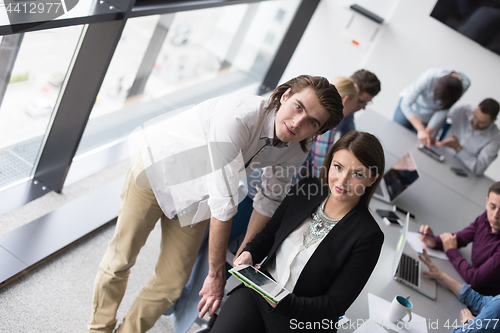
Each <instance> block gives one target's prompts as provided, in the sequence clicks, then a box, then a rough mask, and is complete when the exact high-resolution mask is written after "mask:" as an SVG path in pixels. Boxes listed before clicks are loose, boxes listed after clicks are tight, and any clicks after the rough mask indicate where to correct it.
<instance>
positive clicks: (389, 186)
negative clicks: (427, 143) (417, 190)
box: [373, 153, 419, 203]
mask: <svg viewBox="0 0 500 333" xmlns="http://www.w3.org/2000/svg"><path fill="white" fill-rule="evenodd" d="M418 177H419V173H418V170H417V165H416V164H415V160H414V159H413V156H412V155H411V154H410V153H407V154H406V155H405V156H403V157H402V158H401V159H400V160H399V161H398V162H397V163H396V164H394V165H393V166H392V168H391V169H390V170H389V171H387V172H386V173H385V174H384V176H383V177H382V180H381V181H380V184H379V186H378V187H377V188H376V190H375V193H374V194H373V197H374V198H377V199H379V200H382V201H384V202H387V203H393V202H394V201H395V200H396V199H397V198H399V196H401V194H403V192H404V191H406V189H407V188H408V187H410V185H412V184H413V183H415V181H416V180H417V179H418Z"/></svg>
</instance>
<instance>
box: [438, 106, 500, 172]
mask: <svg viewBox="0 0 500 333" xmlns="http://www.w3.org/2000/svg"><path fill="white" fill-rule="evenodd" d="M499 109H500V106H499V104H498V102H497V101H495V100H494V99H491V98H487V99H485V100H484V101H482V102H481V104H479V106H478V107H477V108H476V109H474V108H473V107H472V106H471V105H455V106H453V107H452V108H451V109H450V112H449V113H448V118H450V119H451V121H452V125H451V128H450V130H449V133H450V134H451V135H450V137H449V138H447V139H445V140H442V141H438V142H436V146H445V147H450V148H453V149H454V150H455V153H456V155H455V156H456V157H457V158H458V159H459V160H460V161H462V163H463V164H464V165H465V166H466V167H467V168H468V169H469V170H470V171H471V172H472V173H474V174H475V175H476V176H481V175H483V173H484V171H485V170H486V168H487V167H488V166H489V165H490V163H491V162H493V160H494V159H495V158H496V157H497V155H498V150H499V149H500V130H499V129H498V127H497V125H496V124H495V120H496V119H497V115H498V111H499Z"/></svg>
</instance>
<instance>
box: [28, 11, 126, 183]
mask: <svg viewBox="0 0 500 333" xmlns="http://www.w3.org/2000/svg"><path fill="white" fill-rule="evenodd" d="M132 5H133V4H131V7H130V8H132ZM129 11H130V9H129ZM125 22H126V18H125V19H123V20H118V21H111V22H101V23H93V24H89V25H87V26H86V27H85V28H84V33H83V35H82V39H81V40H80V43H79V45H78V47H77V50H76V51H75V58H74V59H73V61H72V63H71V65H70V69H69V71H68V75H69V77H68V78H67V80H65V83H64V85H63V88H62V90H61V91H62V93H61V95H60V96H59V98H58V100H57V103H56V106H55V107H56V109H57V113H56V114H55V117H54V119H53V122H52V125H51V128H50V132H49V133H48V135H47V137H46V139H45V145H44V148H43V150H42V152H41V154H40V159H39V162H38V165H37V167H36V171H35V174H34V181H33V184H34V186H36V187H37V188H39V187H40V186H42V187H45V190H47V191H48V190H54V191H56V192H61V190H62V187H63V184H64V180H65V179H66V176H67V173H68V171H69V168H70V166H71V163H72V160H73V157H74V156H75V153H76V150H77V148H78V144H79V143H80V139H81V137H82V135H83V131H84V129H85V126H86V124H87V121H88V119H89V116H90V113H91V111H92V107H93V106H94V103H95V100H96V98H97V94H98V93H99V89H100V87H101V84H102V81H103V80H104V76H105V74H106V71H107V69H108V66H109V63H110V62H111V58H112V56H113V53H114V51H115V49H116V45H117V44H118V41H119V39H120V36H121V34H122V31H123V28H124V26H125Z"/></svg>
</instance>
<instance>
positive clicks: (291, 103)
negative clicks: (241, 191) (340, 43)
mask: <svg viewBox="0 0 500 333" xmlns="http://www.w3.org/2000/svg"><path fill="white" fill-rule="evenodd" d="M342 109H343V106H342V100H341V98H340V95H339V94H338V92H337V89H336V88H335V86H333V85H332V84H330V83H329V82H328V80H327V79H326V78H324V77H319V76H310V75H301V76H299V77H296V78H293V79H291V80H289V81H287V82H285V83H283V84H282V85H280V86H278V87H277V88H276V89H275V90H274V91H273V94H272V95H271V97H270V98H269V99H265V98H263V97H261V96H236V95H228V96H221V97H216V98H212V99H209V100H207V101H205V102H202V103H200V104H198V105H196V106H195V107H193V108H191V109H189V110H187V111H184V112H181V113H178V114H176V115H175V116H172V117H171V118H168V119H166V120H163V121H160V122H159V123H158V124H155V125H154V126H148V127H147V131H146V130H145V131H144V133H142V134H144V135H143V136H141V137H147V141H146V140H144V141H143V144H142V145H141V153H140V154H138V156H137V158H136V160H135V161H134V163H133V164H132V166H131V168H130V169H129V172H128V174H127V178H126V181H125V186H124V189H123V192H122V195H121V197H122V205H121V207H120V210H119V211H118V220H117V223H116V231H115V234H114V236H113V238H112V240H111V242H110V244H109V246H108V248H107V251H106V253H105V255H104V257H103V259H102V261H101V264H100V266H99V270H98V273H97V276H96V279H95V282H94V297H93V303H92V311H91V319H90V323H89V325H88V329H89V331H90V332H112V331H113V330H114V327H115V325H116V322H117V319H116V312H117V310H118V307H119V305H120V303H121V300H122V298H123V296H124V294H125V290H126V287H127V282H128V277H129V274H130V269H131V268H132V267H133V266H134V264H135V261H136V259H137V256H138V254H139V251H140V249H141V248H142V246H143V245H144V244H145V242H146V240H147V238H148V236H149V234H150V232H151V231H152V230H153V229H154V227H155V225H156V223H157V222H158V220H160V223H161V231H162V239H161V246H160V253H159V257H158V262H157V265H156V269H155V272H154V274H153V275H152V277H151V279H150V280H149V281H148V282H147V283H146V284H145V286H144V287H143V288H142V290H141V291H140V293H139V295H138V296H137V297H136V299H135V300H134V302H133V304H132V306H131V307H130V309H129V310H128V313H127V315H126V316H125V318H124V319H123V323H122V324H121V325H120V326H119V327H118V328H117V329H116V332H120V333H121V332H125V333H131V332H133V333H139V332H146V331H147V330H149V329H150V328H151V327H152V326H153V325H154V323H155V322H156V320H157V319H158V318H159V317H160V316H161V315H162V314H163V313H164V312H165V310H167V309H168V308H170V307H171V306H172V304H173V302H174V301H175V300H176V299H177V298H179V296H180V295H181V292H182V289H183V287H184V286H185V285H186V282H187V281H188V279H189V275H190V272H191V269H192V267H193V264H194V262H195V259H196V256H197V254H198V251H199V248H200V245H201V242H202V240H203V236H204V234H205V230H206V229H207V225H208V223H209V222H210V232H209V255H208V265H209V270H208V276H207V277H206V279H205V282H204V284H203V288H202V289H201V291H200V293H199V295H200V296H201V297H202V299H201V301H200V303H199V305H198V311H200V316H201V317H202V316H203V315H204V314H205V313H207V312H209V311H210V315H213V313H214V312H215V310H216V309H217V308H218V306H219V303H220V301H221V299H222V296H223V294H224V285H225V283H226V269H225V259H226V248H227V242H228V238H229V234H230V230H231V220H232V217H233V216H234V215H235V214H236V211H237V205H238V188H239V180H240V179H241V178H240V176H242V177H243V178H244V177H246V175H247V174H249V173H250V172H252V170H253V169H255V168H265V172H264V174H263V175H262V188H261V190H260V191H259V193H258V194H257V195H256V197H255V199H254V211H253V214H252V217H251V220H250V224H252V223H253V224H257V225H258V224H259V223H262V224H263V225H265V223H266V222H267V221H268V220H269V219H270V217H271V216H272V214H273V213H274V211H275V210H276V208H277V207H278V206H279V204H280V202H281V201H282V200H283V198H284V196H285V194H286V192H287V191H288V187H289V185H290V183H291V179H292V176H293V175H294V171H295V170H296V169H297V168H298V167H299V166H300V165H302V163H303V162H304V160H305V158H306V157H307V153H308V150H307V147H308V146H310V144H311V141H312V137H313V136H314V135H317V134H321V133H323V132H325V131H328V130H329V129H331V128H333V127H335V126H336V125H337V124H338V123H339V122H340V121H341V120H342V118H343V114H342ZM143 127H145V126H143ZM207 172H208V174H207ZM181 221H182V224H181V223H180V222H181ZM184 223H185V224H184Z"/></svg>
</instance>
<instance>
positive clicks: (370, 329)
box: [353, 319, 388, 333]
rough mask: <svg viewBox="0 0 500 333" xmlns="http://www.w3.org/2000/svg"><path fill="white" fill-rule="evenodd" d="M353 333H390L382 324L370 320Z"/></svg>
mask: <svg viewBox="0 0 500 333" xmlns="http://www.w3.org/2000/svg"><path fill="white" fill-rule="evenodd" d="M353 333H388V332H387V331H386V330H385V329H384V328H383V327H382V326H381V324H379V323H377V322H375V321H373V320H371V319H368V320H366V321H365V322H364V323H363V324H362V325H360V326H359V327H358V328H357V329H356V330H355V331H354V332H353Z"/></svg>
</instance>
